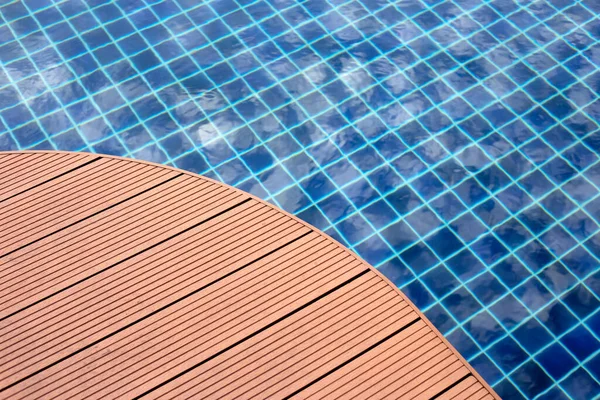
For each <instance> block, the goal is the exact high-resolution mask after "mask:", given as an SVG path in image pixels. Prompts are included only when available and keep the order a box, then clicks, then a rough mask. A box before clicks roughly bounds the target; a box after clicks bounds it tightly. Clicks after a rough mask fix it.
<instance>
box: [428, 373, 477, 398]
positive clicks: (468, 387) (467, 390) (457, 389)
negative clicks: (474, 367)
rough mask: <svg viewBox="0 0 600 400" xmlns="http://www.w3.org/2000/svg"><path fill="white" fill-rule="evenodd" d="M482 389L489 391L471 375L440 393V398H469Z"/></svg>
mask: <svg viewBox="0 0 600 400" xmlns="http://www.w3.org/2000/svg"><path fill="white" fill-rule="evenodd" d="M480 390H481V391H482V393H483V392H485V393H487V391H486V390H485V389H484V388H483V385H482V384H481V383H479V382H478V381H477V379H475V377H474V376H469V377H468V378H467V379H465V380H464V381H462V382H460V383H459V384H457V385H456V386H454V387H453V388H451V389H450V390H448V391H447V392H445V393H443V394H442V395H440V396H439V397H438V400H467V399H469V398H471V397H472V396H473V395H474V394H475V393H477V392H479V391H480Z"/></svg>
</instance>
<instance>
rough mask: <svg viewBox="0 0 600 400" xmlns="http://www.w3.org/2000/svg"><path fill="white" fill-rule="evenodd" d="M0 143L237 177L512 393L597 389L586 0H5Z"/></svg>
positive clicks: (599, 69) (598, 240)
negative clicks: (417, 312)
mask: <svg viewBox="0 0 600 400" xmlns="http://www.w3.org/2000/svg"><path fill="white" fill-rule="evenodd" d="M0 4H2V6H0V15H1V18H2V20H1V21H0V63H1V69H0V150H9V149H59V150H81V151H94V152H98V153H107V154H117V155H123V156H128V157H133V158H138V159H145V160H150V161H155V162H159V163H164V164H169V165H174V166H177V167H180V168H183V169H186V170H191V171H194V172H198V173H201V174H204V175H206V176H209V177H212V178H215V179H218V180H220V181H223V182H225V183H228V184H231V185H234V186H237V187H239V188H241V189H243V190H247V191H249V192H251V193H253V194H256V195H258V196H259V197H261V198H264V199H268V200H269V201H271V202H272V203H274V204H276V205H278V206H280V207H281V208H283V209H285V210H287V211H289V212H291V213H294V214H296V215H298V216H300V217H301V218H303V219H304V220H306V221H308V222H309V223H311V224H313V225H314V226H316V227H318V228H320V229H322V230H324V231H325V232H326V233H328V234H330V235H331V236H333V237H334V238H336V239H337V240H339V241H340V242H342V243H344V244H346V245H348V246H349V247H350V248H352V249H353V250H354V251H356V252H357V253H358V254H359V255H361V256H362V257H363V258H364V259H365V260H367V261H368V262H370V263H371V264H373V265H375V266H377V267H378V268H379V269H380V270H381V271H382V272H383V273H384V274H386V275H387V276H388V277H389V278H390V279H391V280H392V281H393V282H394V283H395V284H397V285H398V286H399V287H400V288H402V290H403V291H404V292H405V293H406V294H408V295H409V296H410V298H411V299H412V300H413V301H414V302H415V304H416V305H417V306H418V307H420V308H421V309H422V310H424V312H425V314H426V315H427V316H428V317H429V318H430V319H431V320H432V322H434V323H435V324H436V326H437V327H438V328H439V330H440V331H441V332H442V333H444V334H445V335H446V337H447V338H448V339H449V340H450V342H452V343H453V344H454V346H455V347H456V348H457V349H458V350H459V351H460V352H461V353H462V354H463V355H464V356H465V358H467V359H468V360H469V361H470V362H471V364H472V365H473V366H474V367H475V368H476V369H477V370H478V371H479V372H480V373H481V375H482V376H483V377H484V378H485V379H486V380H487V381H488V382H489V383H490V384H491V385H492V386H493V387H494V388H495V389H496V391H497V392H498V394H500V396H502V397H503V398H505V399H512V398H515V399H516V398H523V397H524V398H535V397H540V398H542V397H543V398H547V399H550V398H566V397H571V398H576V399H577V398H582V399H589V398H593V397H596V396H597V395H598V394H599V393H600V384H599V382H600V351H599V350H600V342H599V340H598V339H599V338H600V301H599V298H600V264H599V260H600V230H599V228H598V223H599V222H600V196H599V195H598V194H599V192H598V187H599V186H600V163H598V153H599V152H600V130H599V129H598V123H600V100H599V97H598V95H599V94H600V19H599V18H598V17H597V15H598V14H600V3H599V2H597V1H595V0H583V1H571V0H547V1H512V0H494V1H483V0H453V1H450V0H447V1H444V0H439V1H438V0H401V1H396V2H388V1H383V0H362V1H359V0H349V1H346V0H330V1H324V0H307V1H302V2H296V1H291V0H272V1H264V0H258V1H253V0H216V1H210V2H199V1H197V0H166V1H162V0H160V1H158V0H157V1H151V0H147V1H146V0H144V1H142V0H117V1H108V0H87V1H81V0H67V1H51V0H26V1H6V0H0Z"/></svg>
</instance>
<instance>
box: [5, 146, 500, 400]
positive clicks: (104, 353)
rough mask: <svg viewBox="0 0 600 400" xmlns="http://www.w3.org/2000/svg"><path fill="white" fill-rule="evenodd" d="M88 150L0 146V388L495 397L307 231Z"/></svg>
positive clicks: (236, 195) (357, 268)
mask: <svg viewBox="0 0 600 400" xmlns="http://www.w3.org/2000/svg"><path fill="white" fill-rule="evenodd" d="M90 157H91V158H90ZM95 157H96V156H92V155H85V154H84V155H81V154H75V153H52V152H47V153H44V152H36V153H0V183H4V186H3V185H1V184H0V188H1V189H0V226H2V227H3V229H2V230H1V231H0V337H1V338H2V340H1V341H0V398H2V399H3V398H11V399H12V398H24V399H25V398H67V397H73V398H85V399H90V398H92V399H95V398H98V399H100V398H102V399H105V398H114V399H120V398H132V397H136V396H141V395H145V396H146V397H152V398H158V397H167V398H179V397H198V398H229V399H239V398H266V397H269V398H285V397H288V396H293V397H295V398H325V399H329V398H359V399H362V398H377V399H384V398H394V399H396V398H411V399H430V398H432V397H437V398H440V399H450V398H456V399H467V398H469V399H471V398H473V399H476V398H481V399H483V398H485V399H488V398H497V397H496V395H495V393H493V391H492V390H491V389H490V388H489V386H487V385H486V384H485V383H484V382H483V381H482V380H481V378H480V377H479V376H478V375H477V373H476V372H475V371H474V370H472V369H469V368H468V365H467V364H466V362H465V361H464V360H463V359H462V358H460V357H459V356H458V355H457V353H456V352H455V350H454V349H452V348H451V347H449V345H448V343H447V342H446V341H445V340H444V339H443V338H442V336H441V335H440V334H439V332H437V331H436V330H435V329H434V328H433V327H432V325H431V324H429V323H428V322H426V321H425V320H424V319H423V318H424V317H423V316H422V314H420V313H419V312H418V311H417V310H415V309H414V306H413V305H412V304H411V303H410V302H409V301H408V300H405V298H404V297H403V296H402V295H401V294H400V293H399V291H398V290H397V289H396V288H394V287H392V286H391V285H390V283H389V282H388V281H387V280H385V279H384V278H382V277H381V275H380V274H379V273H378V272H377V271H376V270H374V269H373V268H372V267H370V266H368V265H366V264H365V263H364V262H362V261H361V260H359V259H358V258H357V257H356V256H354V255H353V254H352V253H350V252H349V251H347V250H346V249H344V248H342V247H341V246H340V245H339V244H337V243H335V242H333V241H332V240H331V239H330V238H328V237H327V236H325V235H324V234H322V233H320V232H316V231H313V230H312V229H311V228H310V227H308V226H306V225H305V224H303V223H301V222H299V221H298V220H296V219H295V218H293V217H291V216H289V215H287V214H285V213H282V212H281V211H279V210H277V209H276V208H274V207H273V206H271V205H269V204H268V203H265V202H263V201H260V200H258V199H253V198H251V197H250V196H249V195H246V194H244V193H241V192H239V191H236V190H234V189H232V188H229V187H226V186H224V185H222V184H219V183H215V182H212V181H209V180H206V179H203V178H200V177H198V176H194V175H191V174H186V173H182V172H180V171H177V170H174V169H169V168H163V167H161V166H156V165H152V164H148V163H139V162H134V161H130V160H125V159H121V158H115V157H104V156H102V157H100V158H99V159H97V160H96V159H95ZM90 161H93V162H90ZM15 177H17V180H16V181H15ZM6 187H9V189H6ZM2 190H4V192H3V191H2ZM2 193H4V195H3V194H2ZM2 196H4V197H2ZM2 200H4V201H2Z"/></svg>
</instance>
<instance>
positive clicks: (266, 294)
mask: <svg viewBox="0 0 600 400" xmlns="http://www.w3.org/2000/svg"><path fill="white" fill-rule="evenodd" d="M344 260H345V261H344ZM315 265H317V266H319V267H320V268H318V269H317V270H316V271H315V268H314V267H315ZM340 267H344V268H340ZM364 270H365V268H364V266H363V265H361V264H360V263H358V262H356V261H355V260H348V259H347V257H344V255H343V253H338V252H335V251H334V248H332V247H331V246H329V244H327V243H324V241H323V239H322V238H320V237H319V235H316V234H311V235H308V236H305V237H304V238H302V239H301V240H298V241H296V242H294V243H292V244H290V245H288V246H286V247H284V248H282V249H281V250H278V251H277V252H275V253H273V254H270V255H269V256H267V257H265V258H263V259H261V260H259V261H257V262H255V263H253V264H252V265H251V266H249V267H248V268H246V269H244V270H242V271H240V272H239V273H236V274H233V275H230V276H228V277H227V278H225V279H223V280H221V281H219V282H218V283H216V284H215V285H212V286H211V287H209V288H207V289H206V290H202V291H200V292H198V293H195V294H194V295H192V296H190V297H187V298H185V299H184V300H182V301H181V302H179V303H177V304H175V305H172V306H171V307H169V308H167V309H165V310H163V311H161V312H159V313H156V314H154V315H152V316H151V317H150V318H148V319H146V320H144V321H142V322H140V323H138V324H135V325H134V326H132V327H131V328H129V329H127V330H126V331H123V332H120V333H118V334H116V335H114V336H112V337H110V338H108V339H106V340H104V341H102V342H100V343H99V344H97V345H96V346H94V347H92V348H89V349H86V350H85V351H83V352H81V353H79V354H76V355H74V356H73V357H70V358H69V359H67V360H65V361H63V362H62V363H60V364H58V365H56V366H55V367H51V368H49V369H47V370H45V371H42V372H41V373H39V374H37V375H35V376H33V377H31V378H29V379H27V380H26V381H25V382H23V383H22V384H19V385H16V386H14V387H12V388H10V389H9V390H7V391H5V392H3V393H2V396H5V395H6V396H9V397H12V396H16V397H17V398H18V397H19V396H22V395H27V396H34V395H35V396H38V395H39V396H43V397H46V396H55V395H56V396H59V397H63V396H75V395H76V397H85V398H90V397H94V398H106V397H109V398H122V397H132V396H135V395H137V394H141V393H143V392H144V391H146V390H148V389H150V388H152V387H153V386H155V385H157V384H160V383H162V382H163V381H164V380H165V379H167V378H168V377H174V376H176V375H177V374H178V373H180V372H182V371H184V370H185V369H187V368H188V367H189V366H190V365H193V364H195V363H198V362H201V361H202V360H206V359H207V358H209V357H211V356H214V355H215V354H217V353H218V352H219V351H223V350H224V349H226V348H227V347H229V346H231V345H232V344H235V343H236V342H238V341H240V340H241V339H243V338H245V337H247V336H249V335H252V334H253V333H255V332H257V331H258V330H260V329H262V328H264V327H266V326H269V324H271V323H274V322H275V321H277V320H278V319H281V318H282V317H284V316H285V315H286V314H288V313H290V312H291V311H293V310H295V309H296V308H297V307H298V305H299V304H303V303H304V302H307V301H310V299H316V298H319V296H322V295H323V294H324V293H326V292H327V291H329V290H332V289H334V288H335V287H336V286H339V285H340V284H341V283H343V282H344V281H347V280H348V279H351V278H352V277H354V276H356V275H357V274H360V273H361V272H362V271H364ZM371 278H373V279H375V281H378V282H379V287H380V288H382V289H386V288H385V285H383V286H382V282H381V280H380V279H379V278H376V277H373V275H371ZM375 281H373V282H372V284H373V283H375ZM259 284H260V288H259V287H257V285H259ZM387 292H388V295H389V293H391V292H389V289H387ZM322 303H323V302H321V303H319V305H320V304H322ZM409 311H410V310H409ZM83 365H86V367H85V368H82V366H83ZM114 365H119V371H118V373H115V371H114V370H113V369H112V368H111V367H112V366H114ZM73 380H74V382H77V385H76V386H70V385H67V384H65V382H71V381H73ZM69 387H70V388H71V389H73V390H69ZM65 390H66V391H65Z"/></svg>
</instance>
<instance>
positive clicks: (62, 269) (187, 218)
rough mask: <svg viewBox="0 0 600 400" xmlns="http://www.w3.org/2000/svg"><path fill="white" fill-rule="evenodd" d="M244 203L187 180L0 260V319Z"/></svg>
mask: <svg viewBox="0 0 600 400" xmlns="http://www.w3.org/2000/svg"><path fill="white" fill-rule="evenodd" d="M245 200H247V197H246V196H244V195H243V194H241V193H239V192H236V191H233V190H231V189H228V188H225V187H222V186H219V185H216V184H213V183H210V182H206V181H203V180H200V179H195V178H192V177H189V176H182V177H179V178H175V179H173V180H171V181H169V182H167V183H166V184H165V185H162V186H160V187H158V188H155V189H152V190H150V191H147V192H145V193H143V194H141V195H140V196H138V197H136V198H135V201H132V202H125V203H121V204H119V205H118V206H116V207H113V208H111V209H110V210H108V211H106V212H103V213H101V214H99V215H96V216H94V217H92V218H89V219H87V220H85V221H83V222H81V223H79V224H76V225H73V226H71V227H68V228H66V229H64V230H61V231H59V232H57V233H56V234H53V235H51V236H50V237H46V238H44V239H41V240H39V241H37V242H35V243H33V244H32V245H30V246H27V247H26V248H24V249H22V250H18V251H16V252H14V253H11V254H10V255H9V256H7V257H2V258H0V318H4V317H6V316H8V315H10V314H12V313H14V312H16V311H18V310H21V309H23V308H24V307H27V306H30V305H32V304H34V303H35V302H37V301H40V300H42V299H44V298H45V297H46V296H49V295H51V294H53V293H56V292H58V291H60V290H63V289H65V288H67V287H69V286H70V285H72V284H75V283H76V282H78V281H80V280H81V279H84V278H86V277H88V276H90V275H93V274H95V273H97V272H100V271H102V270H103V269H105V268H107V267H110V266H111V265H113V264H115V263H117V262H119V261H122V260H124V259H125V258H127V257H131V256H134V255H135V254H136V253H138V252H141V251H143V250H145V249H147V248H148V247H151V246H153V245H156V244H158V243H160V242H161V241H163V240H166V239H168V238H169V237H170V236H172V235H174V234H177V233H180V232H182V231H184V230H186V229H188V228H191V227H193V226H194V225H196V224H198V223H201V222H202V221H203V220H205V219H207V218H211V217H213V216H215V215H218V214H219V213H221V212H223V211H225V210H227V209H229V208H231V207H234V206H236V205H238V204H240V203H241V202H243V201H245Z"/></svg>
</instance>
